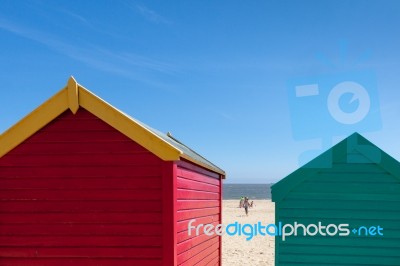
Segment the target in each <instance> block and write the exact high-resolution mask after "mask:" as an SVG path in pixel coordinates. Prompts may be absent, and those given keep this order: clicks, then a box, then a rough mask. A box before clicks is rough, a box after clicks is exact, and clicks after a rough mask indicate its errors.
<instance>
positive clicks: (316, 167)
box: [272, 133, 400, 266]
mask: <svg viewBox="0 0 400 266" xmlns="http://www.w3.org/2000/svg"><path fill="white" fill-rule="evenodd" d="M272 201H273V202H275V221H276V223H277V224H279V222H281V226H282V227H283V226H285V225H286V224H290V225H291V226H292V227H290V226H287V227H286V228H285V229H284V230H283V229H282V231H286V233H288V234H289V233H290V230H292V229H294V228H295V226H294V225H295V224H296V223H297V229H298V230H297V236H294V235H291V236H286V237H285V239H284V240H283V237H282V236H277V237H276V242H275V244H276V245H275V249H276V254H275V265H284V266H291V265H308V266H311V265H318V266H324V265H326V266H328V265H329V266H333V265H335V266H341V265H347V266H348V265H363V266H365V265H397V266H398V265H400V163H399V162H398V161H397V160H395V159H394V158H392V157H390V156H389V155H388V154H386V153H385V152H383V151H382V150H380V149H379V148H378V147H377V146H375V145H374V144H372V143H371V142H369V141H368V140H367V139H365V138H364V137H362V136H361V135H359V134H358V133H354V134H353V135H351V136H350V137H348V138H347V139H345V140H343V141H341V142H340V143H338V144H337V145H335V146H334V147H333V148H331V149H330V150H328V151H326V152H324V153H323V154H321V155H320V156H318V157H317V158H315V159H314V160H312V161H311V162H309V163H308V164H306V165H304V166H303V167H301V168H299V169H298V170H296V171H295V172H293V173H292V174H290V175H289V176H287V177H286V178H284V179H282V180H281V181H279V182H278V183H276V184H275V185H273V186H272ZM313 224H315V226H314V225H313ZM301 225H304V227H302V226H301ZM328 225H331V226H330V227H329V228H328V231H329V232H326V229H327V228H323V226H328ZM346 225H347V226H346ZM318 226H322V228H318ZM339 226H341V227H340V228H339ZM303 229H305V230H303ZM321 229H323V230H321ZM277 231H278V230H277ZM295 231H296V230H293V234H294V232H295ZM304 232H306V233H307V235H306V236H304ZM321 232H322V233H321ZM328 233H329V234H328ZM340 233H341V234H342V235H339V234H340ZM313 234H316V235H314V236H312V235H313Z"/></svg>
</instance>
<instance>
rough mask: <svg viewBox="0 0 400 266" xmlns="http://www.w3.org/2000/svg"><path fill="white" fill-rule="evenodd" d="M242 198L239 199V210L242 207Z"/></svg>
mask: <svg viewBox="0 0 400 266" xmlns="http://www.w3.org/2000/svg"><path fill="white" fill-rule="evenodd" d="M243 201H244V197H240V202H239V208H242V207H243Z"/></svg>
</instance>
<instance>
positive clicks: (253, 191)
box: [222, 184, 272, 200]
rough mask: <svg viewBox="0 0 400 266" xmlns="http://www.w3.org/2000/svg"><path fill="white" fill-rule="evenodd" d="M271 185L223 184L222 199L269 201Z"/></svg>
mask: <svg viewBox="0 0 400 266" xmlns="http://www.w3.org/2000/svg"><path fill="white" fill-rule="evenodd" d="M271 185H272V184H223V194H222V197H223V199H235V200H239V199H240V197H242V196H244V197H248V198H249V199H271Z"/></svg>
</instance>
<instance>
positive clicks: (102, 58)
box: [0, 19, 179, 90]
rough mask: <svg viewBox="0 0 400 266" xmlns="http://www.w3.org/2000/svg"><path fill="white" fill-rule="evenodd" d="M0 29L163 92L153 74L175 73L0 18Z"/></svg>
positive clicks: (149, 61)
mask: <svg viewBox="0 0 400 266" xmlns="http://www.w3.org/2000/svg"><path fill="white" fill-rule="evenodd" d="M0 29H3V30H5V31H8V32H11V33H13V34H15V35H18V36H21V37H24V38H27V39H30V40H33V41H35V42H38V43H41V44H42V45H44V46H46V47H48V48H49V49H51V50H54V51H56V52H58V53H61V54H64V55H66V56H68V57H70V58H72V59H74V60H76V61H79V62H82V63H84V64H86V65H88V66H90V67H93V68H95V69H98V70H101V71H104V72H108V73H112V74H117V75H120V76H123V77H126V78H129V79H132V80H136V81H140V82H143V83H147V84H150V85H152V86H156V87H160V88H163V89H166V87H167V86H166V85H165V84H160V83H157V82H155V81H154V79H153V78H152V76H153V74H156V73H163V74H169V75H172V74H175V73H178V72H179V71H178V70H177V69H176V68H175V66H173V65H172V64H169V63H165V62H162V61H159V60H156V59H152V58H148V57H145V56H139V55H135V54H132V53H126V52H114V51H110V50H107V49H104V48H102V47H99V46H93V45H88V44H87V45H86V47H84V46H83V45H79V46H78V45H72V44H70V43H68V42H66V41H63V40H62V39H60V38H59V37H56V36H54V35H51V34H48V33H45V32H42V31H38V30H35V29H32V28H29V27H26V26H21V25H18V24H16V23H13V22H10V21H7V20H4V19H0ZM168 90H169V89H168Z"/></svg>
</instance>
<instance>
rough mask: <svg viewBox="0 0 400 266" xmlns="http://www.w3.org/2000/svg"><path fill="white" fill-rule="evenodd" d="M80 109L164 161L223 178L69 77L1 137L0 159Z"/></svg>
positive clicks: (222, 173)
mask: <svg viewBox="0 0 400 266" xmlns="http://www.w3.org/2000/svg"><path fill="white" fill-rule="evenodd" d="M80 107H82V108H84V109H86V110H87V111H89V112H90V113H92V114H93V115H95V116H97V117H98V118H100V119H101V120H103V121H104V122H106V123H107V124H109V125H110V126H112V127H113V128H115V129H116V130H118V131H120V132H121V133H122V134H124V135H126V136H127V137H128V138H130V139H132V140H133V141H135V142H137V143H138V144H140V145H141V146H143V147H144V148H146V149H147V150H149V151H150V152H152V153H153V154H155V155H156V156H157V157H159V158H160V159H162V160H164V161H177V160H180V159H181V158H183V159H186V160H188V161H191V162H193V163H195V164H197V165H199V166H202V167H204V168H206V169H209V170H211V171H213V172H216V173H219V174H221V175H222V176H223V178H224V177H225V172H223V171H221V170H220V169H217V168H214V167H211V166H210V165H207V164H205V163H203V162H201V161H198V160H196V159H194V158H192V157H190V156H188V155H186V154H184V153H183V152H182V151H181V150H179V149H178V148H176V147H174V146H172V145H171V144H170V143H168V142H167V141H165V140H163V139H162V138H160V137H159V136H157V135H156V134H154V133H153V132H152V131H150V130H149V129H147V128H146V127H144V126H142V125H141V124H140V123H139V122H137V121H135V119H133V118H131V117H129V116H128V115H126V114H124V113H123V112H121V111H120V110H118V109H117V108H115V107H113V106H112V105H110V104H109V103H107V102H106V101H104V100H103V99H101V98H99V97H98V96H96V95H95V94H93V93H92V92H90V91H89V90H87V89H86V88H84V87H83V86H81V85H80V84H78V83H77V82H76V80H75V79H74V78H73V77H70V79H69V80H68V83H67V86H66V87H64V88H63V89H62V90H60V91H59V92H58V93H56V94H55V95H54V96H53V97H51V98H50V99H48V100H47V101H46V102H44V103H43V104H42V105H40V106H39V107H38V108H36V109H35V110H34V111H32V112H31V113H30V114H28V115H27V116H25V117H24V118H23V119H22V120H20V121H19V122H18V123H16V124H15V125H14V126H12V127H11V128H9V129H8V130H7V131H5V132H4V133H3V134H1V135H0V157H2V156H4V155H5V154H7V153H8V152H9V151H11V150H12V149H14V148H15V147H16V146H18V145H19V144H20V143H22V142H23V141H25V140H26V139H27V138H29V137H30V136H32V135H33V134H35V133H36V132H37V131H39V130H40V129H41V128H43V127H44V126H46V125H47V124H48V123H50V122H51V121H53V120H54V119H55V118H57V117H58V116H59V115H61V114H62V113H63V112H65V111H66V110H68V109H70V110H71V112H72V113H74V114H76V112H77V111H78V109H79V108H80Z"/></svg>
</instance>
